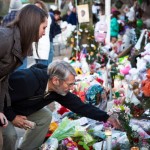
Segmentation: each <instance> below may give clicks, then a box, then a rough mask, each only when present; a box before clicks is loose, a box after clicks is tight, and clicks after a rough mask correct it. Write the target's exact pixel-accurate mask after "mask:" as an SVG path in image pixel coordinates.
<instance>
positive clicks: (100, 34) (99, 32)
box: [94, 15, 107, 44]
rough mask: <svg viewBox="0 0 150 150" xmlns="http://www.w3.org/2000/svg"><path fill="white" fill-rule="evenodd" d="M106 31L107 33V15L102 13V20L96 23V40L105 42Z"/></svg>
mask: <svg viewBox="0 0 150 150" xmlns="http://www.w3.org/2000/svg"><path fill="white" fill-rule="evenodd" d="M106 33H107V23H106V18H105V15H101V16H100V21H99V22H97V23H96V25H95V31H94V36H95V40H96V41H97V42H99V43H103V44H104V43H105V38H106Z"/></svg>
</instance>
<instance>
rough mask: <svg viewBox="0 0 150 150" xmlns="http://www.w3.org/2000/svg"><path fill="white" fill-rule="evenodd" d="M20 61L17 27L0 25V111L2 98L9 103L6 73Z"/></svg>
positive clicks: (21, 60) (0, 110)
mask: <svg viewBox="0 0 150 150" xmlns="http://www.w3.org/2000/svg"><path fill="white" fill-rule="evenodd" d="M19 62H20V63H19ZM21 62H23V57H22V50H21V43H20V32H19V29H18V28H17V27H14V28H12V29H11V28H2V27H0V112H2V111H3V107H4V99H6V100H7V105H10V98H9V94H8V74H9V73H11V72H12V71H13V70H14V69H15V68H16V66H17V65H19V64H21Z"/></svg>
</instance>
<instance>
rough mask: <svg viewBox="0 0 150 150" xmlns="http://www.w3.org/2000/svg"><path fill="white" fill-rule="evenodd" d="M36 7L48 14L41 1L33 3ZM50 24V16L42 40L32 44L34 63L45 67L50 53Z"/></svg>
mask: <svg viewBox="0 0 150 150" xmlns="http://www.w3.org/2000/svg"><path fill="white" fill-rule="evenodd" d="M34 4H35V5H36V6H37V7H39V8H41V9H43V10H44V11H45V12H46V13H47V14H48V8H47V6H46V4H45V3H44V2H43V1H42V0H37V1H35V3H34ZM50 24H51V18H50V15H48V25H47V28H46V30H45V35H44V36H42V38H41V39H40V40H39V41H38V43H35V42H34V43H33V57H34V59H35V61H36V63H40V64H44V65H47V66H48V64H49V61H48V58H49V53H50V38H49V32H50ZM36 49H37V50H38V55H37V53H36Z"/></svg>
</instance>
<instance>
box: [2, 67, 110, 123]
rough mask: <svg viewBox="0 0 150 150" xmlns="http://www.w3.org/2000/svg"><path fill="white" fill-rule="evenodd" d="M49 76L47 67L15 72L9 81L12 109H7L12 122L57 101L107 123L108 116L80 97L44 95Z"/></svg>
mask: <svg viewBox="0 0 150 150" xmlns="http://www.w3.org/2000/svg"><path fill="white" fill-rule="evenodd" d="M47 81H48V75H47V73H46V66H44V65H40V68H39V65H34V66H32V67H31V68H29V69H25V70H20V71H16V72H14V73H13V74H12V75H11V76H10V79H9V83H10V87H11V88H12V89H10V96H11V100H12V107H6V108H5V109H4V110H5V115H6V117H7V118H8V120H10V121H12V120H13V119H14V118H15V116H16V115H25V116H28V115H30V114H32V113H34V112H36V111H38V110H39V109H41V108H43V107H44V106H46V105H47V104H49V103H51V102H53V101H57V102H58V103H60V104H61V105H63V106H65V107H66V108H68V109H70V110H71V111H73V112H75V113H77V114H79V115H82V116H86V117H88V118H91V119H95V120H99V121H106V120H107V119H108V117H109V116H108V115H107V113H106V112H103V111H101V110H99V109H98V108H96V107H94V106H92V105H90V104H84V103H83V102H82V101H81V100H80V98H79V97H77V96H76V95H74V94H72V93H70V92H69V93H68V94H67V95H66V96H61V95H59V94H57V93H56V92H51V93H50V94H48V95H44V91H45V88H46V85H47Z"/></svg>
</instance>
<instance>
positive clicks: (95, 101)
mask: <svg viewBox="0 0 150 150" xmlns="http://www.w3.org/2000/svg"><path fill="white" fill-rule="evenodd" d="M102 91H103V87H102V86H100V85H98V84H95V85H92V86H90V87H89V88H88V90H87V91H86V102H87V103H89V104H91V105H94V106H97V105H99V104H100V101H101V97H100V96H101V93H102Z"/></svg>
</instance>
